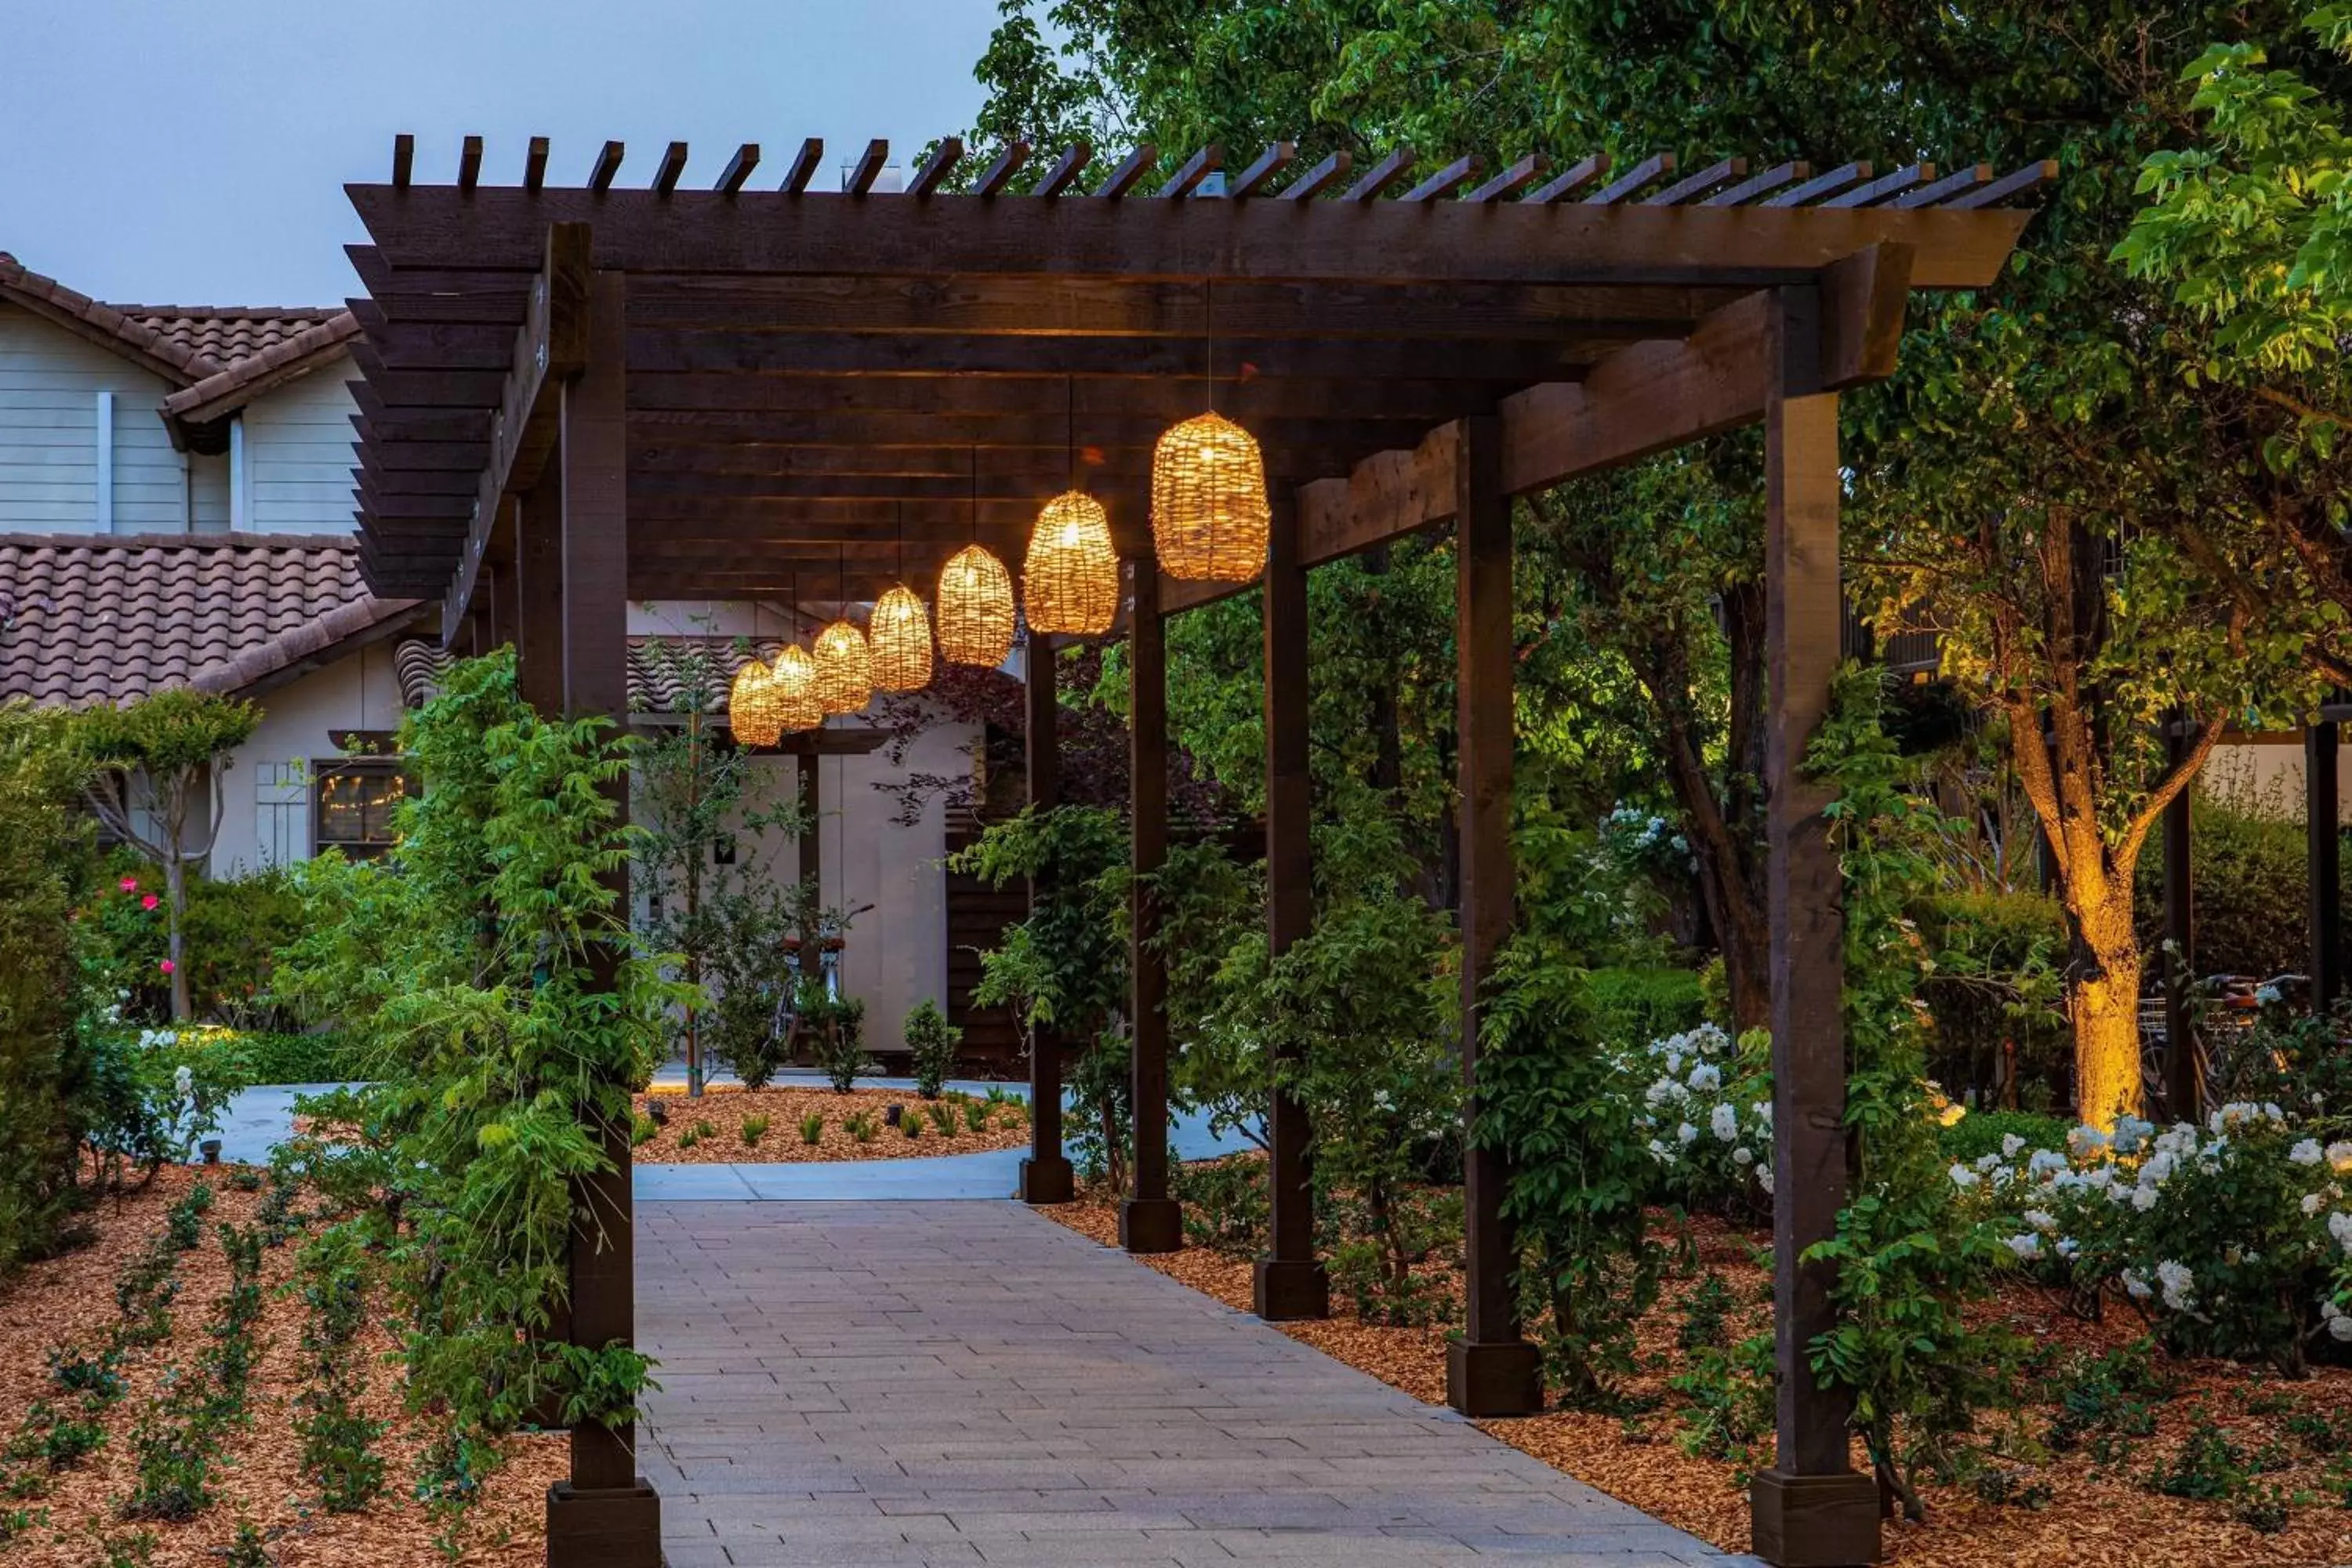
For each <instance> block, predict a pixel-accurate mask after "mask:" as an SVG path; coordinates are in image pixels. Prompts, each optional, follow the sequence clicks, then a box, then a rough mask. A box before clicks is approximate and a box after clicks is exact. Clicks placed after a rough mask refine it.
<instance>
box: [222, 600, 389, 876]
mask: <svg viewBox="0 0 2352 1568" xmlns="http://www.w3.org/2000/svg"><path fill="white" fill-rule="evenodd" d="M260 703H261V708H262V720H261V724H260V727H259V728H257V729H256V730H255V731H254V732H253V738H252V739H251V740H249V741H247V742H246V743H245V744H244V745H242V746H240V747H238V748H237V749H236V751H235V752H232V753H231V754H230V756H229V760H228V766H227V768H226V770H225V772H224V773H223V774H222V776H221V787H222V789H223V791H224V792H225V795H224V798H225V799H226V801H227V803H228V805H227V810H226V813H225V814H224V816H222V818H221V833H220V842H219V844H218V846H217V847H215V849H214V851H213V860H212V868H211V869H212V873H213V875H214V876H216V877H235V876H241V875H243V874H245V873H247V872H249V871H257V870H259V869H261V868H264V867H267V866H271V865H276V864H278V863H279V862H280V861H281V860H283V859H306V858H309V856H310V768H311V764H312V763H319V762H325V761H330V760H331V759H333V758H335V757H338V756H341V754H342V753H341V752H338V751H337V750H335V747H334V744H333V742H331V741H330V740H328V738H327V732H328V731H331V730H395V729H398V728H399V727H400V715H401V709H400V682H399V679H398V678H397V677H396V676H395V675H394V671H393V665H392V645H391V644H390V643H388V642H386V643H377V644H375V645H373V646H372V647H364V648H362V649H361V650H360V651H359V652H357V653H354V654H351V655H348V656H346V657H345V658H340V659H338V660H336V661H335V662H334V663H332V664H331V665H329V666H327V667H326V668H323V669H320V670H314V671H312V672H311V673H310V674H309V675H306V676H304V677H302V679H299V680H296V681H293V682H291V683H289V684H288V685H285V686H281V687H279V688H278V689H276V690H275V691H271V692H268V693H266V694H265V695H264V696H262V697H261V699H260Z"/></svg>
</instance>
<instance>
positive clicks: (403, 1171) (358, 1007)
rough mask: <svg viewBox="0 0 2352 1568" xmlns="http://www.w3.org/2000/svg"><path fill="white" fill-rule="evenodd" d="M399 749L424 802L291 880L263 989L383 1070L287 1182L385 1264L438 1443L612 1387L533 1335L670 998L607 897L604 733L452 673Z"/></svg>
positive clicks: (410, 1364)
mask: <svg viewBox="0 0 2352 1568" xmlns="http://www.w3.org/2000/svg"><path fill="white" fill-rule="evenodd" d="M402 751H403V753H404V755H405V756H406V757H407V758H408V759H409V760H410V762H411V763H412V765H413V766H414V767H415V770H416V772H417V773H419V774H420V775H421V777H422V780H423V784H424V789H423V792H422V794H421V795H415V796H412V797H411V798H410V799H409V800H408V801H407V802H406V803H405V804H404V805H403V806H402V808H401V817H400V828H401V838H400V843H399V845H398V847H396V849H395V850H394V852H393V854H392V855H391V856H389V857H387V858H385V859H383V860H382V861H378V862H373V863H370V864H364V865H347V864H344V863H342V862H341V861H339V860H337V859H335V858H324V859H321V860H319V861H316V862H313V863H311V864H310V866H309V867H307V868H306V871H305V876H304V879H303V881H304V892H305V895H306V898H307V900H309V913H308V916H307V921H306V924H307V926H308V931H307V934H306V935H305V936H304V938H303V940H302V941H301V942H299V943H297V944H296V945H295V946H294V947H293V948H292V949H290V950H289V952H288V953H287V954H286V955H285V957H284V960H283V962H282V963H281V969H280V974H279V984H280V989H281V990H283V991H285V992H287V993H288V994H289V995H290V996H291V997H293V998H294V999H296V1000H298V1001H299V1002H300V1003H301V1004H302V1005H304V1006H305V1007H306V1008H307V1009H308V1010H309V1011H310V1013H311V1015H312V1016H319V1017H324V1018H332V1019H336V1020H339V1021H340V1022H341V1025H342V1026H343V1027H344V1028H345V1030H346V1031H347V1032H348V1033H349V1034H350V1035H351V1036H352V1038H353V1040H354V1042H355V1044H356V1045H357V1047H358V1048H359V1049H361V1050H362V1051H363V1052H364V1053H365V1054H366V1055H367V1056H368V1057H369V1058H371V1059H373V1060H376V1061H380V1062H383V1064H385V1068H386V1073H387V1076H386V1077H385V1078H383V1080H382V1081H380V1082H377V1083H375V1084H374V1085H373V1086H371V1087H370V1088H368V1089H363V1090H362V1091H359V1092H358V1093H357V1094H355V1095H350V1096H345V1097H343V1098H342V1099H341V1100H340V1101H339V1102H336V1114H335V1119H336V1120H339V1121H346V1122H349V1123H351V1124H352V1125H353V1126H354V1128H355V1129H356V1131H357V1136H356V1137H355V1138H354V1139H353V1140H352V1142H348V1143H343V1144H337V1145H325V1144H319V1145H313V1146H311V1147H310V1148H309V1149H308V1150H307V1152H306V1156H305V1160H304V1165H305V1169H306V1171H307V1173H309V1174H310V1177H311V1179H312V1180H314V1181H315V1182H316V1183H317V1184H319V1185H320V1189H321V1190H322V1191H324V1192H327V1193H329V1194H335V1195H337V1196H338V1197H339V1198H340V1199H341V1201H342V1202H345V1203H347V1204H351V1205H355V1208H356V1212H355V1213H354V1214H353V1215H352V1218H350V1219H348V1220H346V1221H345V1222H344V1226H348V1227H354V1228H357V1229H360V1230H363V1231H364V1232H366V1233H367V1234H368V1235H369V1236H370V1237H373V1238H374V1239H375V1240H376V1241H377V1242H378V1243H379V1244H380V1245H383V1247H384V1252H383V1260H384V1272H385V1283H386V1285H387V1286H388V1288H389V1289H391V1291H392V1292H393V1293H394V1297H395V1299H396V1300H399V1301H400V1303H401V1306H402V1309H403V1310H402V1316H403V1317H404V1319H405V1321H408V1322H409V1323H410V1324H411V1325H412V1327H411V1331H410V1332H409V1334H408V1336H407V1338H406V1341H405V1343H404V1359H405V1362H406V1369H407V1374H408V1378H407V1381H408V1392H409V1395H410V1398H411V1400H412V1402H413V1403H414V1404H415V1405H416V1406H417V1407H418V1408H421V1409H425V1410H427V1411H431V1412H433V1413H435V1415H436V1419H437V1421H438V1422H439V1423H440V1424H441V1426H442V1429H443V1432H444V1435H445V1441H446V1443H450V1444H460V1445H462V1444H466V1443H473V1442H476V1441H477V1440H478V1439H484V1438H487V1437H491V1436H496V1435H498V1434H499V1433H502V1432H505V1431H508V1430H510V1429H511V1428H512V1427H513V1426H515V1425H516V1424H517V1423H518V1422H519V1421H520V1420H521V1419H522V1418H523V1416H524V1415H525V1414H526V1413H527V1412H529V1411H530V1410H532V1409H533V1408H535V1407H537V1406H538V1405H539V1404H540V1402H541V1399H542V1398H544V1397H546V1396H549V1395H551V1394H552V1395H554V1396H557V1397H560V1398H563V1399H566V1400H571V1399H573V1398H576V1397H577V1396H578V1395H579V1394H580V1393H581V1391H582V1390H583V1388H587V1387H591V1386H593V1387H595V1388H597V1389H600V1390H606V1391H609V1390H611V1389H613V1388H614V1387H615V1386H621V1385H625V1383H626V1380H627V1373H626V1369H625V1368H623V1367H621V1366H620V1364H619V1363H618V1362H617V1361H616V1362H615V1363H614V1364H613V1365H612V1366H609V1367H608V1366H605V1365H604V1364H603V1363H596V1364H593V1365H586V1366H583V1364H581V1363H579V1362H578V1361H577V1360H576V1359H574V1358H572V1357H571V1356H569V1355H567V1354H565V1353H564V1351H565V1349H566V1348H567V1347H559V1346H556V1345H554V1344H552V1343H551V1342H549V1341H548V1340H546V1339H545V1338H543V1337H541V1335H539V1334H538V1333H537V1332H535V1331H538V1330H543V1329H544V1328H545V1327H546V1325H547V1324H548V1322H549V1321H550V1318H549V1315H550V1311H551V1308H552V1307H553V1305H554V1304H555V1303H556V1302H558V1301H559V1300H562V1295H563V1292H564V1291H565V1290H566V1289H567V1288H568V1270H567V1268H566V1267H565V1261H564V1260H565V1258H566V1254H567V1249H568V1246H569V1242H570V1236H571V1232H572V1217H573V1215H572V1207H573V1194H574V1191H575V1184H577V1183H578V1182H579V1181H580V1180H581V1179H582V1178H584V1177H587V1176H589V1175H591V1174H592V1173H596V1172H599V1171H602V1170H604V1169H606V1168H608V1165H609V1163H610V1160H611V1158H612V1155H611V1154H610V1153H608V1152H607V1151H608V1149H609V1148H611V1147H612V1146H613V1145H614V1144H616V1143H617V1144H622V1145H625V1140H626V1138H627V1135H628V1131H629V1129H630V1126H631V1122H632V1120H633V1110H632V1105H631V1099H630V1096H631V1092H632V1090H633V1089H636V1088H639V1087H641V1086H642V1085H643V1084H644V1083H645V1082H646V1079H647V1078H648V1077H649V1075H650V1072H651V1069H652V1065H653V1063H654V1061H655V1060H656V1058H658V1056H659V1054H660V1052H661V1049H662V1046H663V1040H664V1033H663V1031H664V1029H665V1027H666V1025H665V1022H664V1019H665V1016H666V1015H667V1012H668V1010H669V1009H670V1008H671V1007H673V1006H675V1005H678V1004H679V1003H681V1002H682V1001H683V1000H685V999H686V998H685V995H684V994H682V992H681V990H680V988H679V987H677V986H676V985H674V984H669V983H667V982H666V981H665V980H664V979H663V977H662V971H663V963H662V961H661V960H660V959H658V958H656V957H654V956H650V955H646V954H642V953H639V952H636V951H635V950H634V948H633V945H632V942H631V939H630V933H629V931H628V929H627V925H626V922H625V910H624V909H623V908H622V907H621V905H620V902H619V900H618V898H617V896H616V894H615V892H614V889H613V887H612V885H611V882H610V881H609V880H608V877H609V876H611V875H612V874H614V873H617V872H618V871H619V870H620V869H621V868H623V867H624V865H625V863H626V861H627V859H628V858H629V856H630V854H631V853H632V851H633V849H634V848H635V846H636V844H637V842H638V838H637V836H636V835H635V834H634V833H633V832H632V831H631V830H630V829H629V828H628V827H626V826H624V825H623V823H622V822H621V821H620V820H619V815H618V805H619V798H618V797H619V792H620V790H621V789H622V787H623V785H624V782H625V773H626V770H627V763H628V758H629V755H630V751H631V748H630V744H629V743H628V742H626V741H625V740H623V739H621V738H619V737H617V736H615V735H614V734H613V733H612V732H611V725H610V723H609V721H604V720H601V719H586V720H565V721H556V720H551V719H543V718H541V717H540V716H538V715H536V714H535V713H533V712H532V711H531V710H530V708H529V707H528V706H527V705H525V704H524V703H523V702H522V701H521V700H520V698H519V697H518V696H517V694H516V690H515V669H514V658H513V655H512V654H511V652H510V651H501V652H500V653H498V654H494V655H492V656H490V657H488V658H479V659H474V660H469V661H466V662H463V663H460V664H459V665H457V666H456V667H455V668H453V669H452V670H451V671H450V673H449V676H448V678H447V679H446V682H445V684H444V686H443V688H442V690H441V693H440V695H439V696H438V697H436V699H435V700H433V701H431V702H429V703H427V704H426V705H425V707H424V708H422V709H421V710H417V711H416V712H415V713H413V714H411V715H410V716H409V718H408V720H407V721H406V723H405V725H404V728H403V731H402ZM378 1201H382V1202H384V1203H388V1204H391V1205H396V1212H397V1215H398V1218H399V1221H400V1225H399V1228H398V1229H397V1230H396V1231H395V1230H394V1229H393V1228H392V1227H391V1226H389V1225H387V1224H385V1223H384V1222H385V1220H386V1219H387V1218H388V1217H389V1216H388V1215H387V1214H386V1212H385V1211H384V1210H383V1208H378V1207H373V1206H370V1205H373V1204H374V1203H376V1202H378ZM613 1353H614V1355H615V1356H617V1355H618V1354H619V1352H613ZM592 1360H593V1358H592ZM621 1403H623V1404H626V1403H627V1401H626V1400H625V1399H624V1400H622V1401H621ZM593 1414H596V1413H595V1412H592V1415H593ZM604 1414H609V1415H617V1414H618V1411H617V1410H614V1411H610V1412H605V1413H604Z"/></svg>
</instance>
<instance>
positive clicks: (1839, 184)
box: [1759, 162, 1871, 207]
mask: <svg viewBox="0 0 2352 1568" xmlns="http://www.w3.org/2000/svg"><path fill="white" fill-rule="evenodd" d="M1870 170H1871V165H1870V164H1869V163H1867V162H1860V163H1841V164H1839V165H1838V166H1837V167H1836V168H1834V169H1832V170H1831V171H1830V172H1829V173H1828V174H1816V175H1814V176H1813V177H1812V178H1811V179H1810V180H1805V181H1801V182H1800V183H1799V184H1793V185H1790V187H1789V188H1788V189H1787V190H1785V191H1782V192H1781V193H1780V195H1776V196H1771V197H1769V198H1767V199H1766V200H1765V201H1764V202H1762V203H1761V204H1759V205H1763V206H1766V207H1800V206H1802V205H1805V204H1806V203H1807V202H1810V201H1817V200H1819V199H1820V198H1822V197H1823V196H1829V195H1836V194H1837V193H1838V192H1840V191H1842V190H1844V189H1845V188H1846V187H1847V186H1849V185H1855V184H1861V183H1862V182H1863V181H1864V180H1866V179H1868V178H1870Z"/></svg>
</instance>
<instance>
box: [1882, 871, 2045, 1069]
mask: <svg viewBox="0 0 2352 1568" xmlns="http://www.w3.org/2000/svg"><path fill="white" fill-rule="evenodd" d="M1912 914H1913V917H1914V918H1915V919H1916V921H1917V922H1918V925H1919V933H1920V937H1921V939H1922V940H1923V941H1924V942H1926V943H1927V949H1928V952H1930V953H1931V954H1933V956H1934V963H1933V966H1932V967H1931V968H1930V969H1929V971H1928V972H1927V975H1926V976H1925V978H1924V979H1923V981H1922V983H1921V985H1920V992H1919V994H1920V997H1921V999H1922V1000H1923V1001H1925V1002H1926V1003H1927V1010H1928V1012H1929V1013H1930V1014H1932V1015H1933V1016H1934V1018H1935V1036H1934V1038H1933V1040H1932V1041H1931V1043H1930V1045H1929V1055H1928V1071H1929V1076H1930V1077H1931V1078H1933V1079H1935V1080H1936V1081H1937V1083H1939V1084H1942V1085H1943V1086H1945V1088H1946V1089H1948V1091H1949V1092H1950V1093H1951V1094H1952V1096H1953V1097H1954V1098H1956V1099H1957V1098H1959V1097H1961V1096H1962V1095H1963V1094H1964V1093H1965V1092H1966V1091H1967V1090H1968V1089H1976V1090H1977V1091H1978V1099H1979V1103H1986V1102H1989V1101H1990V1098H1991V1095H1992V1091H1993V1089H1994V1087H1995V1085H1996V1084H1998V1083H1999V1082H2000V1081H2001V1075H2002V1074H2003V1073H2004V1072H2005V1071H2006V1070H2008V1067H2009V1065H2010V1064H2009V1063H2008V1062H2006V1061H2004V1056H2005V1054H2006V1052H2005V1049H2004V1047H2010V1046H2013V1047H2015V1057H2014V1066H2015V1068H2016V1071H2017V1074H2018V1077H2019V1079H2020V1080H2021V1083H2022V1084H2023V1089H2022V1090H2021V1092H2031V1091H2032V1089H2034V1088H2037V1087H2040V1088H2045V1089H2047V1091H2048V1092H2050V1093H2052V1094H2053V1095H2055V1096H2063V1094H2064V1093H2065V1090H2066V1086H2067V1084H2068V1082H2069V1081H2070V1078H2071V1071H2072V1066H2071V1062H2070V1059H2069V1042H2068V1037H2067V1028H2066V1015H2065V1009H2064V1006H2063V990H2064V985H2063V976H2062V973H2061V971H2062V970H2063V967H2064V964H2065V959H2066V911H2065V910H2064V909H2063V907H2062V906H2061V905H2060V904H2059V903H2058V901H2057V900H2054V899H2050V898H2045V897H2043V896H2042V894H2039V893H2024V892H2000V891H1985V890H1955V891H1948V892H1944V891H1938V892H1935V893H1932V894H1930V895H1928V896H1927V897H1924V898H1920V899H1918V900H1916V902H1915V904H1914V906H1913V910H1912ZM2026 1080H2030V1082H2028V1081H2026Z"/></svg>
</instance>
